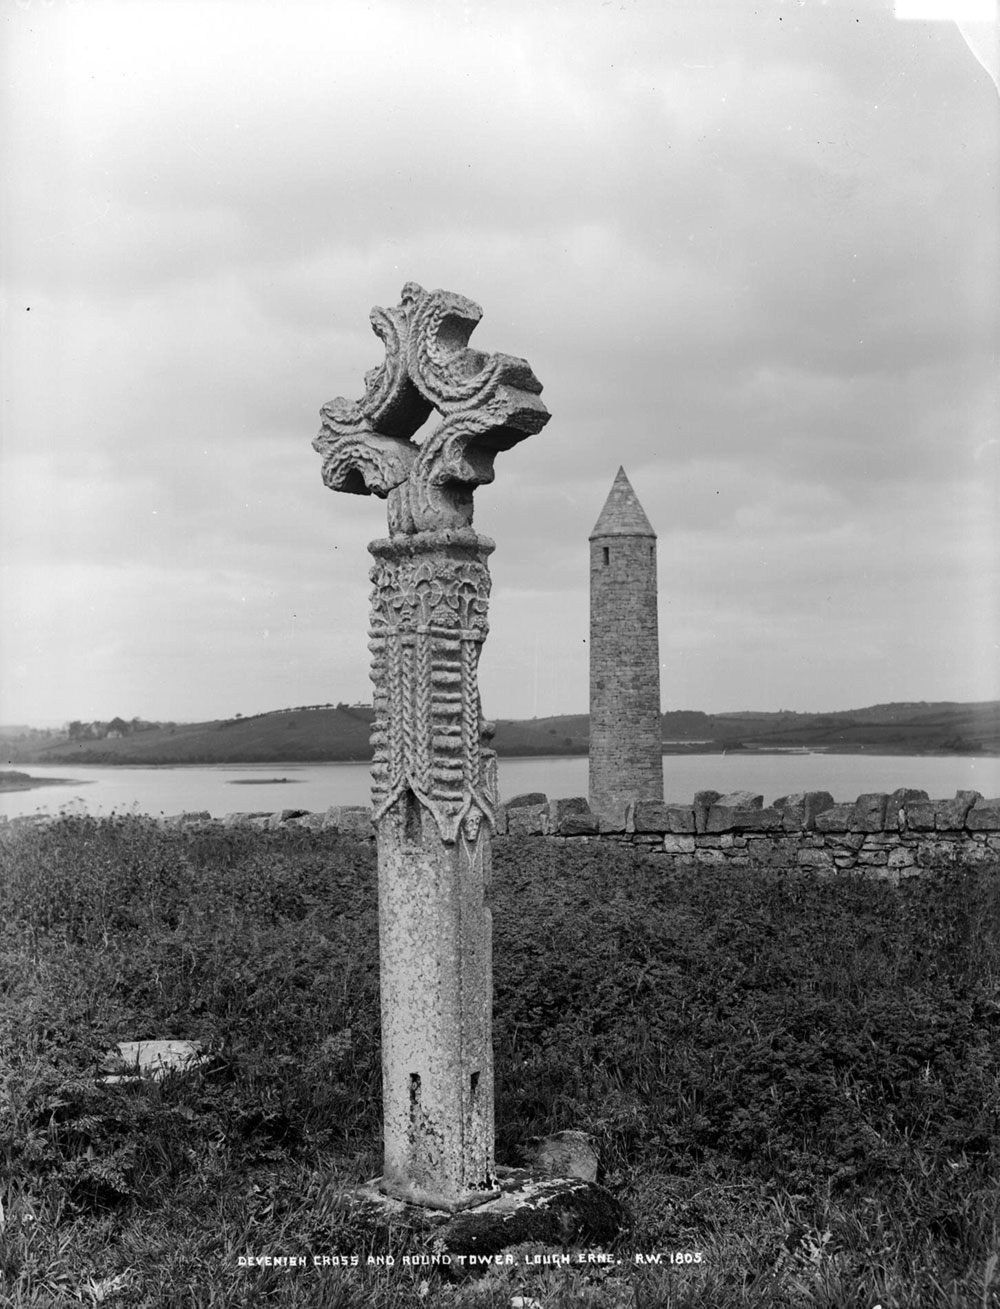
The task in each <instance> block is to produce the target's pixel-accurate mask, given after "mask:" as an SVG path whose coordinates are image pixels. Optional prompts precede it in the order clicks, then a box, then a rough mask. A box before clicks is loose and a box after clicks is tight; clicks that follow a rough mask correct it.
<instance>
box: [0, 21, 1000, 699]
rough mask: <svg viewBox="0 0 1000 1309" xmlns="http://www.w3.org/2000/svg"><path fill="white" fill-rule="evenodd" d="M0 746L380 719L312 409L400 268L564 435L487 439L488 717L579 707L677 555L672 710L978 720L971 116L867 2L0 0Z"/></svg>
mask: <svg viewBox="0 0 1000 1309" xmlns="http://www.w3.org/2000/svg"><path fill="white" fill-rule="evenodd" d="M0 60H2V80H3V99H2V102H0V114H2V140H0V176H2V179H3V180H2V183H0V186H2V207H0V251H2V253H0V272H2V279H3V289H4V307H3V322H2V329H3V338H4V347H3V356H2V365H0V366H2V390H3V411H2V470H3V492H2V505H0V509H2V515H3V516H2V527H0V534H2V541H0V544H2V561H3V570H2V574H0V587H2V589H0V606H2V608H0V666H2V681H0V721H4V722H28V723H42V722H50V721H57V720H59V719H64V720H65V719H69V718H83V719H90V718H95V717H100V718H110V717H112V716H114V715H116V714H118V715H121V716H123V717H126V718H128V717H132V716H134V715H139V716H141V717H144V718H158V719H165V718H169V719H177V720H185V719H200V718H205V717H216V716H223V715H231V714H235V713H237V712H240V713H245V714H246V713H253V712H257V711H260V710H264V709H270V708H279V707H282V706H285V705H295V704H309V703H316V702H326V701H338V700H349V701H353V700H362V699H364V700H367V699H369V698H370V691H369V683H368V678H367V659H368V652H367V646H366V618H367V589H368V585H367V569H368V565H369V557H368V554H367V551H366V548H365V547H366V544H367V542H368V541H369V540H370V539H371V538H372V537H377V536H381V535H383V534H384V530H385V507H384V504H383V503H382V502H380V501H378V500H375V499H373V498H367V497H355V496H346V495H337V494H334V493H333V492H331V491H329V490H327V489H325V488H324V487H323V485H322V483H321V481H320V460H319V457H318V456H317V455H316V454H315V453H314V452H313V450H312V449H311V446H310V443H311V440H312V438H313V436H314V435H315V432H316V430H317V428H318V417H317V413H318V410H319V407H320V405H321V404H323V403H324V402H325V401H327V400H329V399H331V398H332V397H334V396H338V395H344V396H348V397H352V398H356V397H358V396H360V395H361V393H362V390H363V374H364V372H365V370H366V369H367V368H370V367H372V366H373V365H375V364H377V363H378V362H379V361H380V359H381V357H382V351H381V347H380V344H379V342H378V341H377V340H376V338H375V337H374V336H373V335H372V333H371V330H370V327H369V325H368V312H369V309H370V308H371V306H372V305H375V304H380V305H386V306H389V305H393V304H396V303H397V301H398V298H399V292H400V288H401V287H402V285H403V283H404V282H406V281H408V280H414V281H418V282H420V283H421V284H422V285H424V286H425V287H428V288H433V287H444V288H446V289H449V290H453V291H458V292H460V293H462V294H464V295H466V296H469V297H471V298H472V299H474V300H476V301H477V302H478V303H479V304H481V305H482V306H483V310H484V317H483V321H482V323H481V324H480V326H479V327H478V328H477V330H476V333H475V336H474V337H473V343H474V344H475V345H477V346H478V347H480V348H484V349H487V350H500V351H504V352H506V353H510V354H515V355H522V356H524V357H525V358H527V359H528V360H529V362H530V363H531V365H532V366H533V368H534V370H535V372H536V374H537V375H538V377H539V378H540V380H541V381H542V383H543V385H544V388H545V389H544V397H543V398H544V399H545V401H546V403H547V405H548V407H549V409H550V411H551V413H552V419H551V421H550V423H549V425H548V427H547V428H546V429H545V430H544V431H543V432H542V433H541V434H540V435H538V436H536V437H532V438H531V439H529V440H528V441H525V442H524V443H523V444H521V445H519V446H518V447H516V448H515V449H514V450H512V451H510V452H508V453H507V454H505V455H502V456H500V457H498V459H497V477H496V481H495V482H494V484H493V485H492V486H489V487H485V488H482V489H481V490H480V491H479V492H478V493H477V497H476V505H477V508H476V526H477V527H478V528H479V530H480V531H482V532H484V533H486V534H487V535H489V536H492V537H493V538H494V539H495V540H496V542H497V551H496V554H495V555H494V556H493V562H492V571H493V579H494V593H493V601H492V610H491V626H492V630H491V635H490V638H489V641H488V643H487V646H486V650H485V654H484V657H483V664H482V668H481V682H482V689H483V698H484V707H485V709H486V711H487V713H488V714H490V715H491V716H508V715H509V716H519V717H520V716H531V715H533V714H538V715H545V714H551V713H562V712H577V711H582V710H585V709H586V706H587V677H588V673H587V657H588V646H587V637H588V597H587V567H588V564H587V560H588V553H587V536H588V534H589V532H590V530H591V528H592V527H593V525H594V522H595V520H596V519H597V516H598V514H599V512H600V510H601V507H602V504H603V501H604V499H605V496H606V495H607V492H608V489H609V487H610V485H611V482H612V479H613V478H614V475H615V472H616V470H617V468H618V465H619V464H623V465H624V466H625V468H626V470H627V472H628V474H629V477H630V479H631V481H632V484H633V486H634V487H635V490H636V492H637V494H638V496H639V498H640V500H641V501H642V504H643V506H644V508H645V510H646V512H647V514H648V516H649V518H650V520H651V522H652V523H653V525H654V527H655V528H656V530H657V532H658V534H659V570H660V628H661V636H660V641H661V657H662V686H663V705H664V708H667V709H672V708H700V709H705V710H709V711H720V710H726V709H738V708H761V709H778V708H786V709H800V710H810V709H813V710H820V709H843V708H851V707H857V706H861V705H866V704H872V703H876V702H883V701H890V700H945V699H947V700H960V701H961V700H984V699H994V698H1000V651H998V637H1000V576H998V558H1000V548H998V547H1000V539H998V532H1000V529H998V523H1000V515H998V483H1000V472H998V470H1000V443H998V436H1000V427H998V418H1000V404H998V393H997V367H996V365H997V358H996V349H997V340H998V306H1000V272H998V270H1000V260H998V233H1000V225H998V221H997V220H998V212H1000V210H998V205H1000V183H998V173H997V170H998V163H1000V98H998V95H997V91H996V89H995V87H994V85H993V83H992V82H991V80H990V78H989V76H988V75H987V73H986V72H985V71H984V70H983V68H982V67H981V66H980V64H979V63H977V61H976V59H975V58H973V55H972V54H971V53H970V49H969V47H968V46H967V45H966V43H965V41H963V39H962V36H961V34H960V32H959V30H958V29H957V28H956V26H955V25H954V24H953V23H950V22H929V21H900V20H898V19H897V18H895V17H894V14H893V6H892V3H891V0H854V3H846V0H844V2H841V0H829V2H824V0H805V2H803V0H761V3H758V4H756V5H751V4H748V3H747V2H746V0H731V2H729V3H724V2H723V0H712V2H708V0H674V2H673V3H671V4H669V5H668V4H664V3H663V2H662V0H610V2H609V0H574V2H573V3H572V4H570V3H557V2H556V0H524V2H523V3H522V2H521V0H400V2H399V3H390V2H389V0H372V2H371V3H351V2H350V0H338V3H336V4H333V5H331V4H328V3H319V2H318V0H317V3H307V2H305V0H285V2H284V3H262V2H260V0H256V2H255V0H250V2H249V3H248V2H247V0H239V3H236V0H233V2H232V3H223V2H218V0H200V2H199V3H195V2H194V0H190V2H186V0H130V2H129V3H99V2H97V0H77V2H76V3H73V2H72V0H64V2H63V3H55V4H42V3H30V2H28V0H24V2H22V3H9V2H7V0H5V3H3V4H2V5H0Z"/></svg>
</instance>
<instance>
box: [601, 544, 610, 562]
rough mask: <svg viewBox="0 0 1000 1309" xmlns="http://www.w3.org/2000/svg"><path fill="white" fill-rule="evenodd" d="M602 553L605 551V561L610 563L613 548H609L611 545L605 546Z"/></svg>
mask: <svg viewBox="0 0 1000 1309" xmlns="http://www.w3.org/2000/svg"><path fill="white" fill-rule="evenodd" d="M602 553H603V555H604V562H605V563H606V564H610V563H611V550H610V549H609V547H608V546H605V547H604V549H603V551H602Z"/></svg>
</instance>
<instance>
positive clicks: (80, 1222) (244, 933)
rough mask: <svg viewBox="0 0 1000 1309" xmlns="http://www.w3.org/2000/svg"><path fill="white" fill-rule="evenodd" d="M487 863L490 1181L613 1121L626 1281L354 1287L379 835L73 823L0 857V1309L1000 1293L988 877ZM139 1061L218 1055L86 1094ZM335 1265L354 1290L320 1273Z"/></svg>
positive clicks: (614, 1181)
mask: <svg viewBox="0 0 1000 1309" xmlns="http://www.w3.org/2000/svg"><path fill="white" fill-rule="evenodd" d="M494 865H495V869H494V884H495V888H494V889H495V903H494V950H495V991H496V998H495V1012H496V1020H495V1044H496V1064H497V1109H496V1117H497V1129H498V1157H499V1158H500V1160H501V1162H511V1163H513V1162H517V1154H516V1150H517V1145H518V1143H519V1142H521V1141H523V1140H525V1139H526V1138H527V1137H529V1136H532V1135H537V1134H541V1133H547V1132H550V1131H557V1130H560V1129H562V1128H567V1127H574V1128H582V1129H584V1130H587V1131H590V1132H592V1133H593V1134H594V1135H595V1136H596V1137H597V1138H598V1140H599V1142H600V1153H601V1163H602V1170H603V1180H604V1182H605V1184H606V1185H607V1186H609V1187H610V1188H611V1189H613V1190H614V1191H615V1192H616V1193H618V1194H619V1195H620V1196H621V1197H622V1198H623V1199H624V1200H625V1201H626V1203H627V1204H628V1205H629V1207H630V1209H631V1212H632V1214H633V1216H634V1222H633V1227H632V1230H631V1231H630V1232H628V1233H627V1234H626V1235H625V1236H624V1237H623V1239H622V1242H621V1244H620V1248H619V1249H618V1250H617V1251H615V1253H616V1255H617V1257H618V1259H619V1260H620V1262H619V1263H618V1264H617V1265H612V1266H610V1267H594V1268H591V1269H588V1268H587V1267H585V1266H573V1267H570V1268H563V1267H560V1268H549V1267H545V1266H542V1265H539V1266H534V1267H533V1266H528V1265H526V1264H523V1263H522V1264H518V1265H517V1266H515V1267H514V1268H513V1269H502V1268H501V1269H496V1270H494V1271H491V1272H490V1273H488V1274H487V1275H485V1276H483V1277H480V1278H478V1279H468V1280H461V1279H458V1280H453V1281H449V1280H448V1279H447V1278H445V1277H444V1276H443V1275H442V1274H441V1273H439V1272H436V1271H434V1272H428V1271H426V1270H424V1271H420V1270H410V1269H403V1268H400V1267H396V1268H393V1269H386V1268H381V1267H368V1266H366V1263H365V1260H366V1257H367V1255H368V1254H369V1253H372V1254H385V1253H392V1252H395V1253H396V1254H397V1255H398V1254H400V1253H402V1252H403V1251H404V1250H407V1251H410V1252H412V1245H410V1246H405V1245H404V1237H403V1236H402V1235H401V1234H399V1233H393V1232H391V1231H390V1232H389V1233H387V1234H384V1235H383V1237H382V1238H381V1244H380V1245H379V1246H378V1247H376V1245H375V1244H373V1238H372V1236H371V1234H370V1233H367V1234H366V1233H363V1232H359V1231H355V1230H352V1219H351V1216H350V1212H349V1210H348V1209H347V1208H346V1206H345V1204H344V1202H343V1200H342V1199H341V1198H339V1196H338V1190H339V1189H340V1188H342V1187H343V1186H344V1185H347V1184H350V1183H351V1182H353V1181H357V1180H361V1179H363V1178H365V1177H370V1176H373V1175H374V1174H375V1173H377V1171H378V1167H379V1157H378V1137H379V1126H380V1102H379V1095H380V1087H379V1078H380V1071H379V1038H378V961H377V944H376V941H377V929H376V888H375V873H374V855H373V851H372V849H371V847H370V846H368V845H364V844H357V843H352V842H350V841H347V840H345V839H341V838H339V837H336V836H332V835H330V834H324V833H313V832H309V831H305V830H301V829H299V830H289V831H276V832H258V831H247V830H241V829H239V828H233V829H222V828H213V829H211V830H201V831H197V830H191V831H187V832H184V831H176V830H175V831H170V830H164V829H162V828H160V827H158V826H157V825H155V824H154V823H153V822H151V821H147V820H144V819H141V818H134V817H128V818H123V817H121V818H114V819H105V820H93V819H88V818H66V819H63V820H60V821H59V822H57V823H54V824H52V825H49V826H45V827H39V828H27V827H26V828H21V829H18V830H12V829H8V830H7V831H6V832H4V833H3V834H2V835H0V903H2V905H3V907H4V913H3V920H2V921H3V927H2V933H3V934H2V937H0V950H2V953H0V987H2V1011H0V1174H2V1181H0V1302H2V1303H3V1304H8V1303H9V1304H10V1305H12V1306H24V1307H27V1306H32V1307H41V1306H56V1305H64V1304H65V1305H71V1304H85V1305H89V1304H98V1303H105V1304H113V1305H115V1306H119V1305H121V1306H126V1305H128V1306H151V1307H152V1306H170V1305H178V1306H180V1305H185V1306H187V1305H209V1304H211V1305H223V1306H229V1305H233V1306H236V1305H288V1306H306V1305H309V1306H312V1305H320V1306H323V1305H326V1306H338V1307H342V1309H347V1307H348V1306H376V1305H379V1306H380V1305H389V1306H400V1307H402V1306H411V1305H412V1306H416V1305H431V1306H433V1305H449V1306H454V1307H455V1309H466V1307H469V1309H478V1307H479V1306H487V1305H497V1306H499V1305H503V1306H509V1305H510V1303H511V1299H512V1297H514V1296H518V1295H520V1296H524V1297H532V1298H534V1299H535V1300H537V1301H538V1302H539V1303H540V1304H542V1305H544V1306H560V1305H571V1304H572V1305H583V1306H594V1307H595V1309H597V1307H599V1306H607V1307H609V1309H610V1307H611V1306H631V1305H636V1306H640V1307H642V1309H647V1307H649V1306H654V1305H655V1306H660V1305H662V1306H706V1307H708V1306H711V1309H727V1306H754V1307H759V1309H764V1307H765V1306H817V1307H819V1306H826V1307H829V1309H832V1307H833V1306H843V1305H852V1306H853V1305H859V1306H868V1307H869V1309H874V1306H875V1305H881V1306H882V1309H912V1307H913V1306H917V1305H919V1306H927V1307H928V1309H935V1307H936V1306H941V1307H942V1309H944V1307H945V1306H956V1307H957V1306H970V1307H971V1306H976V1309H979V1307H980V1306H990V1305H994V1306H995V1305H1000V1269H998V1267H997V1253H998V1249H1000V1236H998V1225H1000V1211H998V1185H997V1176H998V1164H1000V1040H998V1035H1000V1004H998V1000H1000V870H998V869H997V868H995V867H994V868H992V869H982V868H979V869H975V870H973V869H963V868H941V869H938V870H935V871H931V872H929V873H928V874H927V875H926V876H925V877H923V878H920V879H915V880H913V881H911V882H909V883H907V884H904V885H903V886H901V887H899V888H894V887H892V886H890V885H888V884H886V883H883V882H872V881H862V880H858V879H854V878H849V879H848V878H845V879H836V880H834V879H831V880H822V879H819V878H816V877H814V876H812V875H804V874H798V873H794V874H793V873H789V874H787V875H785V876H780V875H773V874H765V873H759V874H753V875H750V874H740V875H738V876H734V875H733V874H732V873H728V874H727V873H719V874H715V873H710V872H698V873H697V874H695V873H691V874H677V873H670V872H667V871H665V870H664V867H663V865H662V864H658V863H656V862H655V860H651V859H644V858H642V857H640V856H638V855H636V854H635V853H633V852H632V851H631V850H629V849H625V848H616V849H611V850H609V849H608V848H607V846H606V845H603V844H602V845H601V847H600V848H597V847H596V846H590V845H581V846H564V847H555V846H553V845H552V844H551V843H548V842H545V841H542V840H519V841H515V840H513V839H511V840H501V841H498V842H497V843H496V847H495V856H494ZM147 1037H148V1038H152V1037H182V1038H188V1039H192V1040H197V1041H200V1042H202V1043H203V1044H204V1045H205V1047H206V1048H207V1049H208V1050H209V1051H210V1052H211V1055H212V1059H211V1061H210V1063H209V1064H207V1065H206V1066H205V1068H204V1069H203V1070H201V1071H199V1072H197V1073H194V1074H191V1075H188V1076H186V1077H171V1078H168V1079H166V1080H164V1081H162V1082H158V1083H157V1082H150V1081H145V1082H143V1083H141V1084H140V1085H128V1084H125V1085H119V1086H114V1087H109V1086H105V1085H103V1084H101V1083H100V1082H99V1081H98V1080H97V1072H98V1065H99V1062H100V1060H101V1058H102V1055H103V1054H104V1052H105V1051H107V1050H108V1049H109V1048H110V1047H112V1046H113V1045H114V1044H115V1043H116V1042H117V1041H121V1040H131V1039H142V1038H147ZM684 1251H687V1252H692V1253H693V1252H699V1253H700V1255H701V1261H700V1262H699V1263H698V1264H683V1263H681V1264H674V1265H670V1264H665V1266H661V1267H637V1266H636V1265H635V1263H634V1255H635V1253H636V1252H638V1253H642V1254H653V1253H657V1252H659V1253H661V1255H662V1256H663V1257H664V1260H667V1259H669V1256H670V1254H671V1253H674V1254H676V1253H677V1252H684ZM337 1254H340V1255H344V1254H347V1255H350V1254H358V1255H359V1256H360V1259H361V1266H360V1267H358V1268H356V1269H347V1270H342V1269H337V1268H333V1267H327V1268H325V1269H316V1268H314V1267H312V1266H311V1260H312V1258H313V1257H314V1256H316V1255H320V1256H323V1255H329V1256H333V1255H337ZM248 1255H249V1256H260V1255H284V1256H304V1257H306V1258H307V1259H308V1260H309V1261H310V1263H309V1265H307V1266H306V1267H303V1268H295V1269H284V1268H275V1267H241V1266H240V1264H239V1259H240V1256H248Z"/></svg>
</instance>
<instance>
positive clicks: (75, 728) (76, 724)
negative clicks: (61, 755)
mask: <svg viewBox="0 0 1000 1309" xmlns="http://www.w3.org/2000/svg"><path fill="white" fill-rule="evenodd" d="M66 731H67V734H68V735H69V739H70V740H71V741H79V739H80V737H81V736H82V735H83V723H81V722H80V720H79V718H74V719H73V721H72V722H71V723H70V725H69V727H68V728H67V729H66Z"/></svg>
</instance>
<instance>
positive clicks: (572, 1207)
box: [344, 1168, 629, 1272]
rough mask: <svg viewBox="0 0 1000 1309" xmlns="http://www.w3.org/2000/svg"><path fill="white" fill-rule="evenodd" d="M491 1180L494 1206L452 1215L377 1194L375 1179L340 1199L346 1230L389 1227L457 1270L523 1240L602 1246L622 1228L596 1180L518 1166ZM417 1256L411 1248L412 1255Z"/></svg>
mask: <svg viewBox="0 0 1000 1309" xmlns="http://www.w3.org/2000/svg"><path fill="white" fill-rule="evenodd" d="M497 1174H498V1178H499V1185H500V1195H499V1196H498V1197H497V1198H496V1199H495V1200H488V1201H487V1202H486V1203H485V1204H481V1205H477V1206H476V1207H475V1208H474V1209H464V1210H461V1211H460V1212H459V1213H454V1214H453V1213H448V1212H447V1211H446V1210H443V1209H427V1208H423V1207H418V1206H416V1205H411V1204H406V1203H405V1201H402V1200H397V1199H395V1198H393V1197H391V1196H387V1195H383V1193H382V1192H381V1191H380V1190H379V1189H378V1179H377V1178H376V1179H375V1180H374V1181H371V1182H366V1183H365V1184H364V1185H363V1186H359V1187H357V1188H356V1189H354V1190H353V1191H351V1192H350V1193H349V1195H345V1197H344V1198H345V1199H348V1200H349V1201H350V1202H351V1205H352V1207H354V1209H355V1212H354V1214H353V1215H352V1222H351V1226H352V1228H353V1229H354V1230H355V1231H356V1230H357V1229H358V1228H359V1227H363V1226H370V1227H371V1229H372V1230H373V1231H377V1230H379V1229H383V1228H388V1227H390V1226H391V1227H392V1229H393V1230H394V1231H395V1232H397V1233H398V1231H399V1229H400V1228H401V1227H402V1228H408V1229H409V1230H410V1232H412V1234H413V1236H414V1238H415V1246H416V1241H418V1240H420V1238H429V1239H431V1240H433V1243H434V1249H435V1250H439V1251H441V1252H442V1253H443V1254H445V1255H447V1256H448V1257H449V1262H450V1264H451V1266H452V1270H453V1271H456V1272H460V1271H462V1270H463V1269H465V1270H466V1271H470V1270H472V1269H474V1268H476V1267H477V1260H481V1261H482V1264H483V1265H485V1264H486V1263H487V1262H489V1261H490V1258H491V1256H495V1255H498V1254H500V1253H501V1252H502V1251H504V1250H506V1249H509V1248H510V1247H511V1246H515V1245H522V1244H524V1243H525V1242H532V1243H538V1244H542V1245H558V1246H567V1245H580V1246H588V1247H596V1246H600V1247H603V1248H607V1246H608V1245H609V1244H610V1243H611V1242H612V1241H614V1240H615V1239H616V1237H618V1236H619V1234H620V1233H621V1232H623V1231H624V1230H625V1228H626V1227H627V1225H628V1222H629V1215H628V1211H627V1210H626V1209H625V1207H624V1205H623V1204H622V1203H621V1201H620V1200H618V1199H616V1198H615V1196H613V1195H612V1194H611V1192H610V1191H607V1190H605V1188H604V1187H603V1186H599V1185H598V1184H597V1183H596V1182H591V1181H586V1180H584V1179H582V1178H579V1177H554V1178H545V1177H539V1176H538V1175H537V1174H536V1173H534V1172H529V1171H528V1170H526V1169H522V1168H497ZM421 1244H423V1242H421ZM417 1253H418V1250H417V1249H416V1248H414V1250H413V1251H412V1254H414V1255H416V1254H417Z"/></svg>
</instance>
